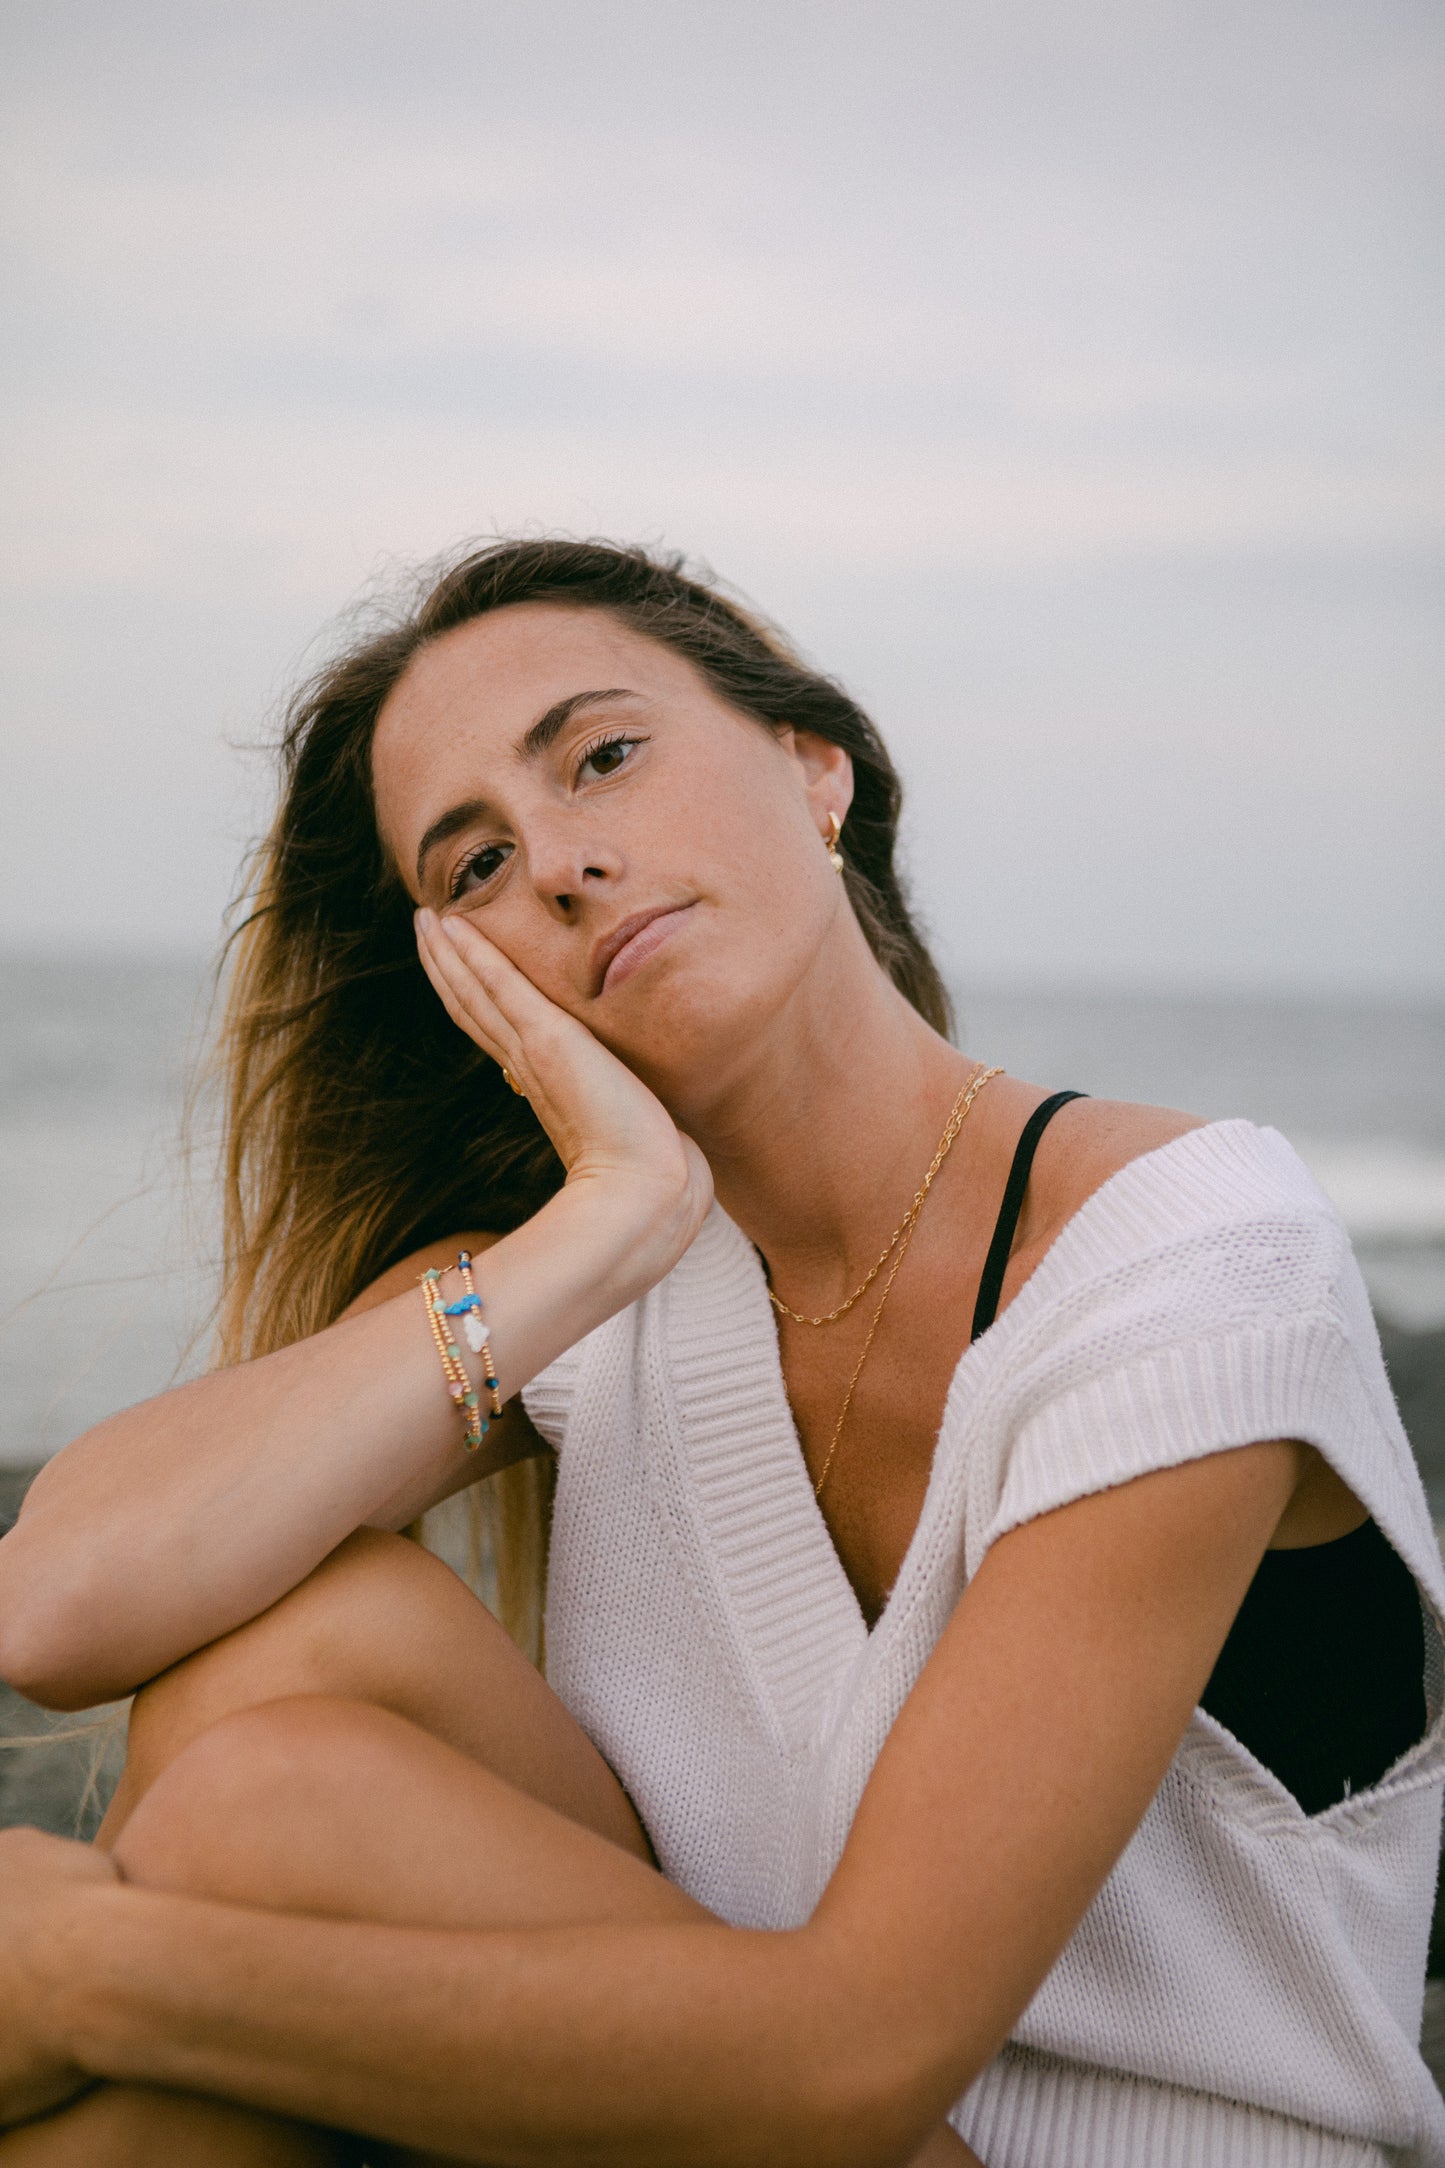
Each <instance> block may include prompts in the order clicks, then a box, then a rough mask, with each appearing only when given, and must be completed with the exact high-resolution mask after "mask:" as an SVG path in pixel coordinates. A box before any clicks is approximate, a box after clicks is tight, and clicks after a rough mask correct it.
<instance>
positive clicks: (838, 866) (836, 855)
mask: <svg viewBox="0 0 1445 2168" xmlns="http://www.w3.org/2000/svg"><path fill="white" fill-rule="evenodd" d="M842 833H843V823H842V822H841V821H840V820H839V818H838V816H837V814H836V813H830V814H829V815H828V863H829V865H830V866H831V867H832V868H833V871H834V872H835V873H841V872H842V871H843V853H842V852H841V851H840V850H839V848H838V838H839V836H840V835H841V834H842Z"/></svg>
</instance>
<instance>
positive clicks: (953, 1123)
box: [768, 1063, 1003, 1498]
mask: <svg viewBox="0 0 1445 2168" xmlns="http://www.w3.org/2000/svg"><path fill="white" fill-rule="evenodd" d="M1002 1075H1003V1071H1002V1069H985V1068H984V1067H983V1065H982V1063H980V1064H979V1066H978V1068H977V1069H975V1071H974V1073H973V1075H972V1076H971V1077H970V1078H969V1080H968V1082H967V1084H965V1086H964V1088H963V1090H962V1091H961V1092H960V1093H959V1095H958V1097H957V1099H955V1100H954V1102H953V1112H952V1113H951V1114H950V1115H949V1117H948V1127H947V1128H946V1129H945V1130H944V1132H943V1139H942V1142H941V1143H940V1144H939V1147H938V1150H937V1151H936V1152H935V1153H934V1155H933V1164H932V1166H931V1167H930V1168H929V1170H928V1172H927V1174H926V1175H925V1176H924V1177H923V1183H922V1186H921V1187H920V1189H919V1192H918V1195H917V1196H916V1197H915V1198H914V1200H913V1202H912V1204H911V1205H910V1206H909V1207H908V1210H907V1211H906V1212H905V1213H904V1215H903V1218H902V1219H901V1220H900V1222H899V1224H898V1230H897V1232H896V1233H895V1235H894V1237H893V1240H892V1241H891V1242H890V1243H889V1245H888V1248H887V1249H886V1250H885V1251H884V1252H883V1255H882V1256H881V1257H880V1258H879V1260H878V1262H877V1264H876V1265H875V1266H874V1267H873V1270H872V1271H871V1272H870V1273H869V1275H868V1277H867V1279H866V1280H865V1281H864V1282H863V1286H862V1287H860V1288H859V1289H858V1290H857V1293H855V1294H852V1295H850V1296H849V1297H848V1300H847V1301H846V1302H845V1303H843V1304H842V1305H841V1306H840V1308H838V1309H836V1310H832V1311H830V1312H829V1313H828V1315H827V1317H800V1316H799V1315H798V1312H797V1311H796V1310H790V1309H788V1306H787V1304H786V1303H782V1302H778V1298H777V1296H776V1295H773V1291H772V1289H771V1288H769V1290H768V1293H769V1295H770V1296H772V1300H773V1301H774V1303H775V1304H776V1305H777V1307H778V1309H780V1310H781V1311H782V1312H783V1313H784V1315H785V1316H787V1317H791V1318H795V1319H796V1320H797V1322H798V1323H799V1324H800V1325H830V1324H831V1323H832V1322H833V1319H834V1318H836V1317H841V1316H842V1315H843V1312H844V1311H845V1310H851V1309H852V1307H853V1305H854V1303H855V1302H856V1301H857V1300H858V1296H859V1295H861V1294H862V1293H863V1292H864V1289H865V1288H867V1287H870V1286H871V1285H872V1283H873V1281H874V1280H875V1279H876V1278H877V1277H878V1274H879V1273H880V1272H881V1270H882V1269H883V1266H884V1265H885V1264H886V1263H887V1262H888V1258H889V1256H890V1254H891V1253H892V1252H893V1251H894V1250H895V1249H896V1250H897V1252H898V1254H897V1256H896V1257H894V1259H893V1265H892V1269H891V1270H890V1272H889V1274H888V1277H887V1279H886V1280H885V1281H884V1282H883V1292H882V1294H881V1295H880V1296H879V1297H878V1307H877V1309H876V1310H875V1311H874V1312H873V1319H872V1322H871V1324H870V1325H869V1327H868V1335H867V1338H866V1339H865V1340H864V1342H863V1348H862V1352H861V1353H860V1355H859V1357H858V1360H857V1362H856V1363H854V1365H853V1375H852V1377H851V1378H849V1380H848V1390H847V1392H846V1393H844V1395H843V1405H842V1407H841V1408H840V1409H839V1410H838V1420H837V1422H836V1423H835V1424H834V1425H833V1436H832V1439H831V1441H830V1443H829V1446H828V1451H827V1456H826V1458H825V1459H824V1462H823V1466H822V1470H821V1472H820V1474H819V1476H818V1479H817V1481H816V1482H815V1483H814V1485H813V1496H814V1497H815V1498H821V1497H822V1495H823V1485H824V1484H825V1483H826V1482H827V1480H828V1472H829V1470H830V1469H831V1468H832V1465H833V1456H834V1454H835V1453H836V1452H837V1450H838V1440H839V1439H840V1438H841V1437H842V1435H843V1425H844V1423H846V1422H847V1420H848V1410H849V1409H850V1408H851V1407H852V1405H853V1393H854V1389H855V1388H856V1386H857V1383H858V1380H859V1378H861V1377H862V1375H863V1365H864V1363H866V1362H867V1360H868V1350H869V1349H870V1348H871V1347H872V1345H873V1336H874V1334H875V1333H876V1332H877V1330H878V1321H879V1319H880V1318H881V1317H882V1315H883V1310H884V1306H885V1304H886V1303H887V1301H888V1297H889V1296H890V1295H891V1294H892V1292H893V1282H894V1281H895V1280H896V1279H897V1277H898V1272H899V1267H900V1266H901V1265H902V1263H903V1260H904V1258H905V1257H906V1256H907V1255H908V1245H909V1243H910V1242H911V1241H912V1240H913V1230H914V1228H915V1227H916V1226H917V1225H918V1215H919V1213H920V1212H921V1211H922V1210H923V1200H924V1198H925V1197H926V1196H927V1195H928V1192H929V1190H930V1189H931V1188H932V1186H933V1177H934V1176H935V1175H936V1174H937V1172H938V1170H939V1168H940V1167H941V1166H942V1165H943V1162H944V1160H945V1159H946V1158H947V1157H948V1154H949V1150H950V1147H951V1146H952V1144H953V1140H954V1138H955V1137H956V1136H957V1135H958V1132H959V1130H960V1129H962V1127H963V1125H964V1122H965V1120H966V1119H967V1116H968V1110H969V1108H970V1107H971V1106H972V1105H973V1102H974V1100H975V1099H976V1098H977V1097H978V1095H979V1093H980V1092H981V1091H982V1090H983V1087H984V1085H985V1084H987V1083H989V1082H990V1081H991V1080H992V1079H993V1078H994V1077H996V1076H1002Z"/></svg>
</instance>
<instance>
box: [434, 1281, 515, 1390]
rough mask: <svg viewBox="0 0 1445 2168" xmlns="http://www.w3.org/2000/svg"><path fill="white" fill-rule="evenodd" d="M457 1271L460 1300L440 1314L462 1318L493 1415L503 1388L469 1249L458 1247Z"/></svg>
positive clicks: (444, 1307) (463, 1327)
mask: <svg viewBox="0 0 1445 2168" xmlns="http://www.w3.org/2000/svg"><path fill="white" fill-rule="evenodd" d="M457 1271H458V1272H459V1273H460V1274H461V1276H462V1298H461V1301H460V1302H448V1303H446V1304H445V1305H444V1306H443V1308H442V1316H443V1317H459V1318H460V1319H461V1321H462V1331H463V1332H464V1333H465V1335H466V1341H467V1346H468V1347H469V1348H470V1349H471V1351H472V1353H473V1354H474V1355H480V1356H481V1358H482V1378H483V1381H484V1383H485V1385H486V1388H487V1397H488V1398H489V1400H490V1401H491V1403H492V1413H493V1415H500V1414H501V1412H502V1388H501V1386H500V1384H499V1383H498V1382H497V1374H496V1371H495V1370H494V1369H493V1368H492V1333H491V1327H490V1326H489V1325H488V1323H487V1321H486V1319H485V1318H484V1317H483V1315H482V1298H481V1296H480V1295H479V1294H478V1293H477V1284H476V1281H475V1280H474V1279H473V1278H472V1253H471V1251H470V1250H459V1251H458V1252H457Z"/></svg>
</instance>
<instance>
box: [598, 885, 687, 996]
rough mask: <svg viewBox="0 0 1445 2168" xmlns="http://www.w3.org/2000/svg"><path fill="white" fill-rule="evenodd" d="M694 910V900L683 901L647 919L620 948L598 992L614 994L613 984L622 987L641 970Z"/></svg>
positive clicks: (608, 967) (605, 973)
mask: <svg viewBox="0 0 1445 2168" xmlns="http://www.w3.org/2000/svg"><path fill="white" fill-rule="evenodd" d="M691 909H692V905H691V904H690V903H683V904H679V905H678V907H677V908H676V910H672V911H659V912H658V913H657V914H656V915H655V916H654V917H652V918H649V919H646V920H645V921H644V922H643V924H642V925H641V926H639V927H638V929H637V931H636V933H634V934H630V935H629V936H628V938H627V940H625V941H624V942H623V944H622V946H621V948H620V949H618V950H617V952H616V953H615V955H614V956H613V958H612V961H611V962H610V963H609V964H608V966H607V969H606V971H605V972H604V973H603V977H602V985H601V987H600V988H599V989H598V991H599V992H601V993H610V992H611V990H612V989H613V987H615V986H620V985H621V984H622V982H623V980H624V979H630V978H631V976H632V974H633V972H634V971H640V970H641V969H642V966H643V965H644V964H645V963H646V962H647V959H648V957H649V956H651V955H653V954H655V952H656V951H657V950H658V949H660V948H661V947H662V944H663V942H664V941H668V940H670V939H671V938H672V936H673V934H674V933H676V931H677V929H678V927H679V926H680V925H681V924H682V921H683V920H684V919H685V918H686V916H687V914H688V912H689V911H690V910H691Z"/></svg>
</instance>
